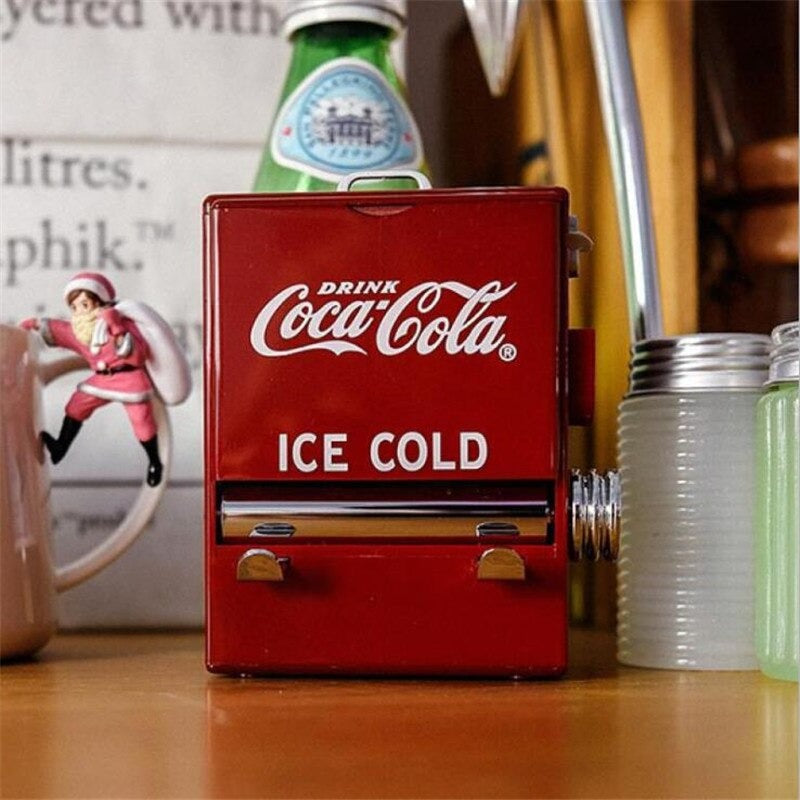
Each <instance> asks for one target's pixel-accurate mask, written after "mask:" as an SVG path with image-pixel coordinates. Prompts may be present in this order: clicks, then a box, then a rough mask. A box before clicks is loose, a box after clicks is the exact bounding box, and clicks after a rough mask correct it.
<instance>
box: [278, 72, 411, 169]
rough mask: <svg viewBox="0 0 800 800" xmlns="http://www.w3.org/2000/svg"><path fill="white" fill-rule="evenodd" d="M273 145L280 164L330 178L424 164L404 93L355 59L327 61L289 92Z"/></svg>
mask: <svg viewBox="0 0 800 800" xmlns="http://www.w3.org/2000/svg"><path fill="white" fill-rule="evenodd" d="M271 149H272V157H273V159H274V160H275V161H276V162H277V163H278V164H282V165H283V166H285V167H291V168H292V169H296V170H300V171H302V172H307V173H310V174H311V175H313V176H314V177H316V178H321V179H322V180H327V181H331V182H336V181H338V180H339V179H340V178H341V177H342V175H347V174H348V173H350V172H355V171H357V170H366V169H371V170H376V169H390V168H391V169H397V168H400V167H407V168H410V169H416V168H417V167H419V166H420V164H421V163H422V148H421V147H420V137H419V131H418V130H417V126H416V124H415V123H414V118H413V117H412V116H411V112H410V111H409V110H408V106H407V105H406V104H405V102H404V101H403V98H402V97H400V96H399V95H398V94H397V92H396V91H395V90H394V88H393V87H392V86H391V85H390V84H389V82H388V81H387V80H386V78H385V77H384V76H383V75H382V74H381V73H380V72H379V71H378V70H377V69H376V68H375V67H373V66H372V65H371V64H369V63H367V62H366V61H360V60H358V59H355V58H337V59H334V60H333V61H329V62H327V63H326V64H324V65H323V66H321V67H319V68H317V69H316V70H314V72H312V73H311V74H310V75H309V76H308V77H307V78H306V79H305V80H304V81H303V82H302V83H301V84H300V85H299V86H298V87H297V88H296V89H295V90H294V91H293V92H292V93H291V94H290V95H289V97H288V98H287V99H286V102H285V103H284V104H283V106H282V107H281V109H280V111H279V112H278V118H277V122H276V125H275V127H274V129H273V133H272V142H271Z"/></svg>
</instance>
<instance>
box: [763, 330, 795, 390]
mask: <svg viewBox="0 0 800 800" xmlns="http://www.w3.org/2000/svg"><path fill="white" fill-rule="evenodd" d="M799 332H800V324H798V323H797V322H786V323H784V324H783V325H778V327H777V328H775V330H774V331H772V344H773V348H772V352H771V353H770V354H769V355H770V362H769V380H768V381H767V382H768V383H782V382H783V381H796V380H798V377H799V376H800V338H798V333H799Z"/></svg>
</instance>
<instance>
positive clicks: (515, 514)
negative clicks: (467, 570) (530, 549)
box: [220, 500, 551, 544]
mask: <svg viewBox="0 0 800 800" xmlns="http://www.w3.org/2000/svg"><path fill="white" fill-rule="evenodd" d="M550 519H551V512H550V508H549V506H548V503H547V502H546V501H538V502H537V501H532V502H528V503H520V502H507V503H493V504H484V503H477V502H474V503H469V502H436V501H417V502H404V503H402V504H400V503H395V502H391V501H361V502H359V501H347V502H345V501H339V502H325V501H309V502H303V503H286V502H279V501H263V500H262V501H248V500H245V501H242V500H223V501H222V503H221V506H220V523H221V525H220V527H221V532H222V539H223V541H225V540H230V539H243V538H247V539H257V540H259V541H261V542H267V541H270V540H271V541H287V540H291V541H292V542H293V543H295V542H302V541H316V542H319V541H329V540H347V541H353V540H366V539H374V540H380V541H386V540H391V541H428V540H447V541H453V540H458V539H461V540H464V541H482V542H483V541H494V540H498V539H502V540H506V541H513V542H516V543H519V544H536V543H545V542H546V541H547V536H548V530H549V524H550Z"/></svg>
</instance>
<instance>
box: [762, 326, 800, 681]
mask: <svg viewBox="0 0 800 800" xmlns="http://www.w3.org/2000/svg"><path fill="white" fill-rule="evenodd" d="M772 341H773V345H774V347H773V350H772V353H771V356H770V367H769V380H768V382H767V392H766V394H765V395H764V396H763V397H762V398H761V400H759V402H758V408H757V432H758V441H757V460H756V478H757V482H756V653H757V656H758V662H759V664H760V665H761V670H762V672H764V673H765V674H766V675H769V676H771V677H773V678H783V679H784V680H794V681H796V680H797V675H798V652H799V651H800V646H799V645H798V640H799V639H800V636H798V624H799V622H798V620H799V619H800V608H799V607H800V577H799V576H798V573H799V572H800V571H799V570H798V561H797V560H798V537H799V536H800V533H799V532H798V525H800V515H798V495H799V494H800V470H798V460H799V456H798V401H797V381H798V359H800V342H799V341H798V323H797V322H789V323H787V324H785V325H781V326H779V327H777V328H776V329H775V330H774V331H773V332H772Z"/></svg>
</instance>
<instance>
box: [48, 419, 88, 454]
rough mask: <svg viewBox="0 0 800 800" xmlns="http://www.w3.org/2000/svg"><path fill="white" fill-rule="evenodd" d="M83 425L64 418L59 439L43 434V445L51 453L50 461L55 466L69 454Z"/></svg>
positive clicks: (75, 420) (74, 420)
mask: <svg viewBox="0 0 800 800" xmlns="http://www.w3.org/2000/svg"><path fill="white" fill-rule="evenodd" d="M82 425H83V423H82V422H79V421H78V420H77V419H74V418H73V417H64V422H63V423H61V432H60V433H59V434H58V439H56V438H54V437H53V436H51V435H50V434H49V433H48V432H47V431H43V432H42V434H41V439H42V443H43V444H44V446H45V447H46V448H47V450H48V452H49V453H50V460H51V461H52V462H53V463H54V464H58V462H59V461H61V459H62V458H64V456H65V455H66V454H67V450H69V446H70V445H71V444H72V442H73V440H74V439H75V437H76V436H77V435H78V431H79V430H80V429H81V426H82Z"/></svg>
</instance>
